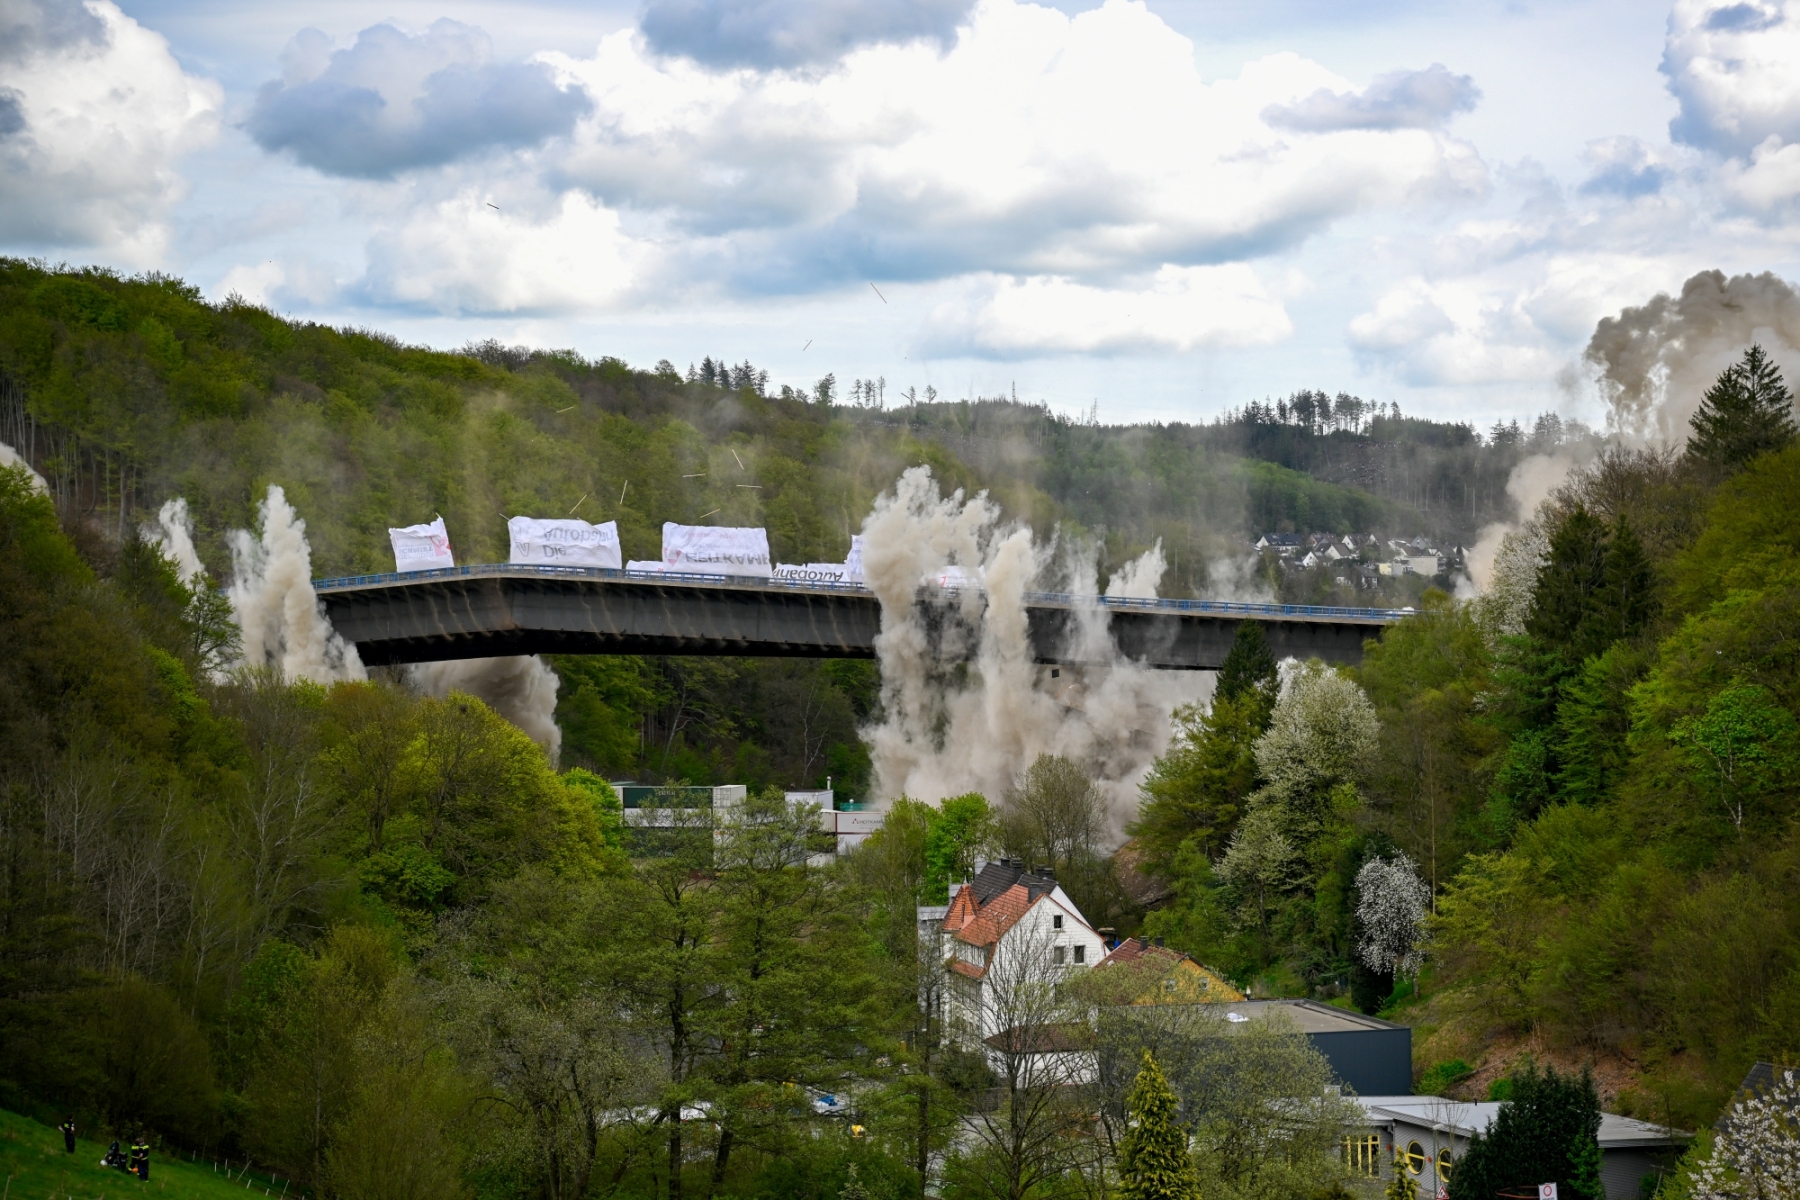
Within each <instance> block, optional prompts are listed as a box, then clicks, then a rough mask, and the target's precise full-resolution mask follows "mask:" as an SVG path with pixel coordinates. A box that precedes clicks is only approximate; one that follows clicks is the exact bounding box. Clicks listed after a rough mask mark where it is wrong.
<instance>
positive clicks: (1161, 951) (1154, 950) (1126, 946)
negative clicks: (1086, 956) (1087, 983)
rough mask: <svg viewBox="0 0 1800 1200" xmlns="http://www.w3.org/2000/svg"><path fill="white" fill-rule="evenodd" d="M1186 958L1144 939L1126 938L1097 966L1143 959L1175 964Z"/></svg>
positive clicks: (1181, 954) (1179, 953)
mask: <svg viewBox="0 0 1800 1200" xmlns="http://www.w3.org/2000/svg"><path fill="white" fill-rule="evenodd" d="M1186 957H1187V955H1185V954H1183V953H1181V952H1180V951H1179V950H1171V949H1169V948H1168V947H1167V946H1158V945H1156V944H1155V943H1153V942H1150V941H1148V940H1146V939H1144V938H1126V939H1125V940H1124V941H1122V942H1120V943H1119V944H1118V945H1117V946H1115V947H1114V948H1113V952H1112V953H1111V954H1108V955H1107V956H1106V957H1105V958H1103V959H1101V960H1100V961H1099V962H1098V963H1097V964H1095V966H1096V968H1098V967H1104V966H1106V965H1107V964H1108V963H1128V962H1137V961H1138V960H1139V959H1143V958H1160V959H1166V960H1167V961H1168V962H1170V963H1171V964H1173V963H1178V962H1180V961H1181V960H1182V959H1184V958H1186Z"/></svg>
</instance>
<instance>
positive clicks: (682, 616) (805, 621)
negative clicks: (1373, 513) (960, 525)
mask: <svg viewBox="0 0 1800 1200" xmlns="http://www.w3.org/2000/svg"><path fill="white" fill-rule="evenodd" d="M320 599H321V600H322V601H323V602H324V604H325V609H326V612H327V614H328V615H329V616H330V618H331V623H332V625H333V627H334V628H336V629H337V631H338V633H340V634H341V635H342V636H343V637H344V638H346V639H347V640H349V641H352V642H355V643H356V646H357V650H358V652H359V653H360V654H361V656H362V660H363V662H364V663H366V664H368V665H369V666H381V665H388V664H398V663H416V662H439V661H445V660H450V659H461V658H491V657H497V656H500V655H511V654H671V655H694V654H699V655H743V656H766V657H787V658H873V657H875V635H876V634H877V633H879V632H880V630H881V608H880V604H879V602H878V601H877V600H876V599H875V597H874V596H872V595H869V594H866V593H846V592H833V591H822V590H821V591H799V590H777V589H761V588H753V587H735V586H730V585H718V586H707V585H704V584H693V583H677V584H664V583H654V582H639V581H624V580H606V579H554V578H538V577H508V576H491V575H490V576H481V577H463V578H448V579H431V580H420V581H417V582H410V581H409V582H392V583H378V584H372V585H368V586H355V587H339V588H333V589H330V590H327V591H324V592H323V593H322V594H321V596H320ZM921 607H922V609H923V611H924V615H925V618H926V620H925V625H926V627H927V628H928V630H930V631H931V634H932V637H933V640H934V641H935V642H936V643H937V646H938V649H939V652H940V653H942V654H943V655H944V656H945V657H949V658H955V657H963V656H966V655H967V653H968V650H969V648H972V642H973V638H972V637H971V630H970V629H969V628H968V627H967V626H966V625H965V624H964V622H963V621H962V619H961V616H960V613H959V611H958V609H957V606H956V605H955V603H954V602H942V601H939V602H935V603H933V602H925V601H921ZM1026 615H1027V619H1028V622H1029V631H1030V640H1031V645H1032V651H1033V657H1034V658H1035V660H1036V661H1038V662H1041V663H1070V664H1074V663H1079V662H1082V661H1084V660H1089V659H1094V658H1098V657H1101V656H1100V655H1098V654H1095V653H1093V652H1092V651H1091V650H1090V651H1089V652H1087V653H1084V652H1083V651H1082V645H1083V643H1084V642H1088V643H1089V644H1090V645H1091V644H1092V639H1087V638H1083V637H1081V636H1080V630H1079V629H1078V624H1079V618H1078V614H1077V613H1076V612H1075V610H1073V609H1071V608H1069V607H1068V606H1064V605H1049V604H1044V605H1030V606H1028V607H1027V614H1026ZM1102 619H1104V618H1102ZM1243 619H1244V618H1242V617H1236V616H1226V615H1216V614H1207V613H1188V612H1181V613H1173V612H1133V611H1117V610H1114V611H1112V612H1111V613H1110V624H1109V625H1108V626H1107V628H1108V629H1109V632H1110V635H1111V638H1112V641H1113V644H1114V645H1115V646H1116V647H1117V649H1118V650H1119V651H1120V652H1121V653H1123V654H1124V655H1125V656H1127V657H1129V658H1131V659H1134V660H1137V661H1139V662H1142V663H1143V664H1144V665H1146V666H1150V667H1156V668H1161V669H1173V670H1213V669H1217V668H1218V666H1219V665H1220V664H1221V663H1223V662H1224V660H1225V654H1226V652H1227V651H1228V650H1229V649H1230V647H1231V642H1232V638H1233V637H1234V636H1235V635H1236V632H1237V627H1238V625H1239V624H1240V623H1241V622H1242V621H1243ZM1263 628H1264V631H1265V634H1266V635H1267V637H1268V640H1269V644H1270V648H1271V649H1273V650H1274V652H1275V654H1276V655H1277V657H1285V656H1287V655H1293V656H1294V657H1296V658H1315V657H1316V658H1322V659H1324V660H1326V661H1327V662H1357V661H1360V659H1361V658H1362V645H1363V640H1364V639H1365V638H1370V637H1379V636H1380V633H1381V628H1382V627H1381V625H1379V624H1376V623H1372V622H1342V621H1325V620H1307V619H1304V618H1301V619H1286V618H1281V619H1271V620H1265V621H1263ZM958 648H962V649H960V650H959V649H958Z"/></svg>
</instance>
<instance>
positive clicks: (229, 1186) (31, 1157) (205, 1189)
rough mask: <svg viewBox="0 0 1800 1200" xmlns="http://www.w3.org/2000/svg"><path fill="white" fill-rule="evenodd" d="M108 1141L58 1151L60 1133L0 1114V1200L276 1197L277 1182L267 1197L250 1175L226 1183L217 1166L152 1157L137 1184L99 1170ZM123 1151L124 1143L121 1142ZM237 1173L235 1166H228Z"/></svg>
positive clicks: (260, 1177)
mask: <svg viewBox="0 0 1800 1200" xmlns="http://www.w3.org/2000/svg"><path fill="white" fill-rule="evenodd" d="M111 1141H112V1138H111V1137H110V1136H109V1137H105V1138H102V1139H101V1140H100V1141H93V1140H90V1139H89V1138H85V1137H82V1138H77V1139H76V1141H75V1153H73V1154H70V1153H68V1152H67V1151H65V1150H64V1149H63V1139H62V1134H60V1133H58V1132H57V1131H56V1130H54V1129H50V1128H48V1127H46V1126H43V1125H40V1124H38V1123H37V1122H36V1121H33V1120H32V1119H31V1118H29V1117H22V1116H20V1115H19V1114H18V1113H11V1112H6V1111H5V1110H0V1175H4V1177H5V1181H4V1183H3V1184H0V1187H3V1188H4V1193H3V1194H4V1197H5V1200H49V1198H50V1197H57V1200H62V1198H63V1197H69V1198H70V1200H103V1198H104V1197H107V1196H111V1197H115V1200H123V1198H124V1197H127V1196H157V1197H166V1198H167V1200H243V1198H244V1197H245V1196H246V1195H252V1196H262V1195H265V1194H267V1195H280V1194H281V1188H280V1184H279V1183H277V1184H276V1185H275V1188H274V1190H273V1191H271V1192H265V1189H267V1188H269V1187H270V1178H269V1176H268V1175H266V1174H264V1173H263V1172H261V1171H256V1170H252V1171H251V1172H250V1177H249V1179H248V1180H246V1179H245V1178H244V1177H243V1175H242V1174H234V1175H233V1176H231V1177H230V1178H229V1179H228V1178H227V1177H226V1176H225V1175H224V1174H223V1172H222V1170H221V1167H222V1164H219V1163H212V1162H208V1161H207V1160H206V1159H201V1160H199V1161H198V1162H193V1163H190V1162H178V1161H172V1160H170V1159H168V1158H165V1157H164V1156H163V1155H161V1154H159V1153H156V1152H154V1151H153V1152H152V1153H151V1155H150V1181H149V1182H148V1183H140V1182H139V1181H138V1178H137V1176H135V1175H127V1174H125V1173H124V1172H123V1171H118V1170H114V1169H112V1168H110V1167H103V1166H101V1165H100V1159H101V1156H102V1155H104V1154H105V1153H106V1147H107V1144H108V1143H109V1142H111ZM122 1146H123V1148H126V1149H129V1146H130V1143H129V1141H125V1142H123V1143H122ZM234 1166H235V1169H236V1170H237V1171H239V1172H241V1171H242V1170H243V1163H242V1162H241V1161H240V1162H238V1163H236V1164H234Z"/></svg>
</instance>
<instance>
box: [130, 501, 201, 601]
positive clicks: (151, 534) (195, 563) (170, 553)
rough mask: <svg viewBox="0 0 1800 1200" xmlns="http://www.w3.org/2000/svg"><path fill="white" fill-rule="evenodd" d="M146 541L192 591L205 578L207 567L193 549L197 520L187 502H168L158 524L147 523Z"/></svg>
mask: <svg viewBox="0 0 1800 1200" xmlns="http://www.w3.org/2000/svg"><path fill="white" fill-rule="evenodd" d="M144 537H145V538H146V539H148V540H149V541H151V542H154V543H155V544H156V547H157V548H158V549H159V550H161V551H162V553H163V557H164V558H166V559H168V560H169V561H170V562H172V563H174V564H175V573H176V574H177V575H179V576H181V582H183V583H185V584H187V585H188V586H189V587H190V588H191V587H193V586H194V585H195V584H196V583H198V582H200V581H201V580H203V579H205V578H206V564H204V563H202V562H201V561H200V554H199V552H198V551H197V550H195V549H194V519H193V518H192V517H190V516H189V515H188V506H187V501H186V500H184V499H182V498H181V497H180V496H177V497H175V498H174V499H173V500H165V501H164V502H163V506H162V507H161V508H160V509H158V510H157V512H156V518H155V520H152V521H147V522H145V524H144Z"/></svg>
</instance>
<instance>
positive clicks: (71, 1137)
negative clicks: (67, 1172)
mask: <svg viewBox="0 0 1800 1200" xmlns="http://www.w3.org/2000/svg"><path fill="white" fill-rule="evenodd" d="M57 1128H58V1129H60V1130H62V1135H63V1149H64V1150H67V1151H68V1152H69V1153H70V1154H73V1153H75V1118H74V1117H70V1118H69V1119H68V1120H66V1121H64V1122H63V1123H62V1124H61V1125H58V1126H57Z"/></svg>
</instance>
